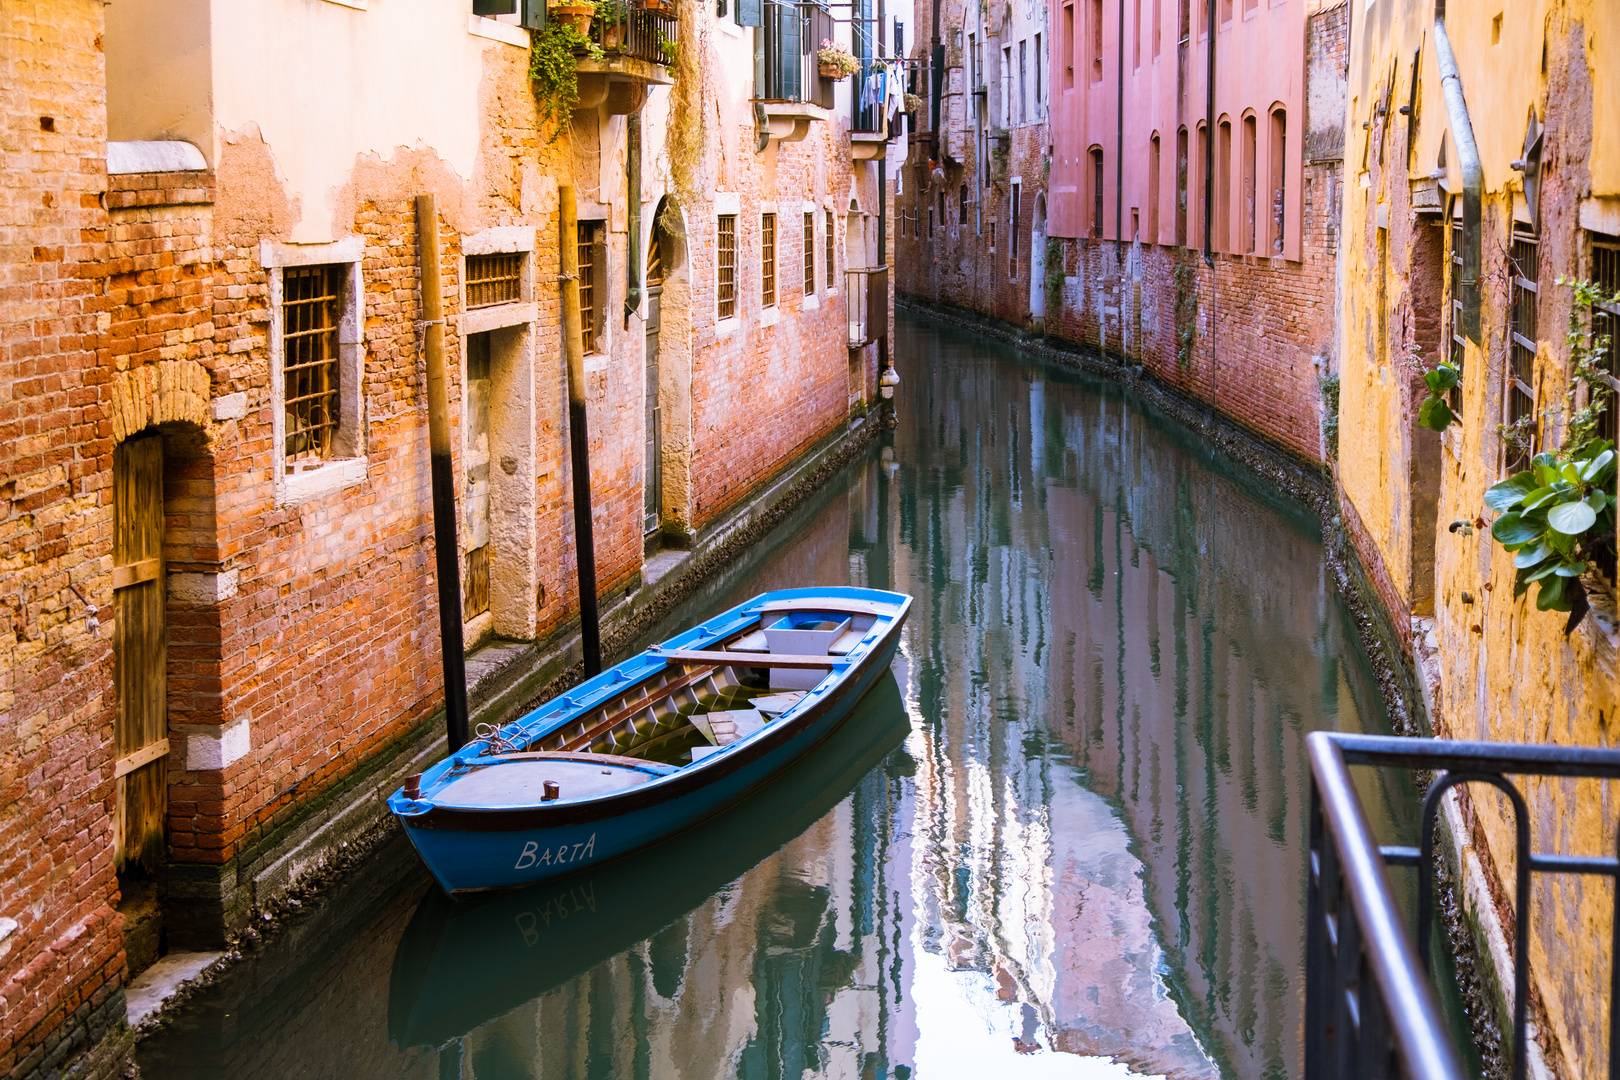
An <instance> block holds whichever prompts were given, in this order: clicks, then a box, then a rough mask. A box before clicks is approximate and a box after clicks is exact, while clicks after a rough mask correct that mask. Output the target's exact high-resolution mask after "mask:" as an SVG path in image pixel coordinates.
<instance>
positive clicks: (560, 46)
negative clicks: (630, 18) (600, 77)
mask: <svg viewBox="0 0 1620 1080" xmlns="http://www.w3.org/2000/svg"><path fill="white" fill-rule="evenodd" d="M581 54H583V55H585V56H587V57H589V58H590V59H592V60H601V59H603V58H604V57H605V56H606V54H605V53H603V52H602V50H601V49H600V48H598V47H597V46H596V45H594V44H592V42H591V41H590V39H588V38H587V37H586V36H585V35H584V34H582V33H580V32H579V30H578V28H576V27H575V26H574V25H573V24H572V23H566V22H563V21H562V20H560V19H559V20H556V21H554V22H551V23H549V24H548V25H547V26H546V28H545V30H543V31H541V32H540V33H538V34H536V35H534V41H533V43H532V44H531V45H530V48H529V79H530V81H531V83H532V85H533V87H534V96H535V101H536V102H537V103H538V104H539V107H540V126H541V129H542V130H544V129H546V128H548V127H549V128H550V129H551V133H550V135H549V136H547V139H546V141H547V142H556V141H557V137H558V136H559V135H561V134H562V133H563V131H564V129H566V128H567V127H568V122H569V121H570V120H572V119H573V116H574V106H575V105H577V104H578V103H579V57H580V55H581Z"/></svg>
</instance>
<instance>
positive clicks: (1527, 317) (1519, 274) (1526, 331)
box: [1503, 232, 1540, 473]
mask: <svg viewBox="0 0 1620 1080" xmlns="http://www.w3.org/2000/svg"><path fill="white" fill-rule="evenodd" d="M1539 248H1540V242H1539V241H1538V240H1537V239H1536V237H1535V236H1534V235H1532V234H1530V233H1527V232H1515V233H1514V235H1513V251H1512V254H1511V256H1510V260H1509V269H1510V270H1511V272H1512V275H1513V278H1512V283H1511V285H1510V289H1511V296H1512V300H1511V311H1510V316H1509V324H1510V329H1509V332H1508V363H1507V366H1506V368H1505V370H1504V371H1503V375H1504V376H1505V381H1506V386H1505V387H1504V391H1505V393H1504V395H1503V397H1504V398H1505V400H1504V402H1503V409H1504V413H1505V422H1506V424H1507V426H1508V427H1509V428H1510V429H1512V430H1513V431H1514V432H1517V433H1518V436H1519V437H1518V439H1517V441H1516V442H1512V443H1510V444H1509V445H1507V447H1506V458H1505V461H1504V464H1505V465H1506V468H1507V471H1508V472H1510V473H1516V472H1520V471H1522V470H1524V469H1528V468H1529V467H1530V459H1531V457H1533V456H1534V455H1535V452H1536V431H1535V416H1536V390H1535V385H1536V302H1537V301H1538V300H1539V299H1540V288H1539V286H1538V285H1537V270H1538V263H1539V261H1540V260H1539V256H1540V251H1539Z"/></svg>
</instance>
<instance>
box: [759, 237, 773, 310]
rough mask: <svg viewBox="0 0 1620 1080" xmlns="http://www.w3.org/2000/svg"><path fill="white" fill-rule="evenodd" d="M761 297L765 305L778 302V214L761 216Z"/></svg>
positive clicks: (762, 303)
mask: <svg viewBox="0 0 1620 1080" xmlns="http://www.w3.org/2000/svg"><path fill="white" fill-rule="evenodd" d="M759 298H760V304H761V305H762V306H764V307H772V306H773V305H775V303H776V215H775V214H761V215H760V216H759Z"/></svg>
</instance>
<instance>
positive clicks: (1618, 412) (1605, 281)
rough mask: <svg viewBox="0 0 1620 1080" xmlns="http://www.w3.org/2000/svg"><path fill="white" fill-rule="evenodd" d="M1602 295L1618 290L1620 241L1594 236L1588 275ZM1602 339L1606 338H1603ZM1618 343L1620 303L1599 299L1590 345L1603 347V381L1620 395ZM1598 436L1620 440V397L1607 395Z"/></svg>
mask: <svg viewBox="0 0 1620 1080" xmlns="http://www.w3.org/2000/svg"><path fill="white" fill-rule="evenodd" d="M1587 276H1588V277H1590V278H1591V280H1592V283H1593V284H1594V285H1596V286H1597V287H1598V291H1599V292H1601V293H1602V294H1603V295H1604V296H1611V297H1612V296H1613V295H1614V294H1615V293H1617V292H1620V240H1616V239H1614V238H1612V237H1602V238H1599V237H1597V236H1593V238H1592V272H1591V273H1590V274H1589V275H1587ZM1605 339H1607V340H1606V341H1605ZM1617 346H1620V304H1610V303H1604V302H1599V303H1598V304H1596V305H1595V306H1594V307H1593V309H1592V347H1593V348H1600V347H1601V348H1602V349H1603V350H1604V352H1603V356H1602V357H1601V358H1600V359H1599V360H1598V366H1599V367H1601V368H1602V369H1603V371H1604V375H1603V378H1604V381H1606V382H1607V383H1608V384H1609V388H1610V389H1611V390H1614V391H1615V393H1616V395H1620V364H1617V363H1616V358H1615V349H1616V347H1617ZM1598 435H1599V436H1600V437H1602V438H1605V439H1609V440H1620V396H1615V397H1611V398H1609V404H1608V408H1606V409H1604V410H1603V416H1602V417H1601V418H1600V419H1599V420H1598Z"/></svg>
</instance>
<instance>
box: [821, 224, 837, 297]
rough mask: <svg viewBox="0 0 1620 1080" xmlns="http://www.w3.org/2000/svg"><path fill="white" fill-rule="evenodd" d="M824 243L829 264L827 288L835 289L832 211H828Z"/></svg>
mask: <svg viewBox="0 0 1620 1080" xmlns="http://www.w3.org/2000/svg"><path fill="white" fill-rule="evenodd" d="M823 242H824V243H825V244H826V245H827V256H826V260H825V261H826V263H827V288H829V289H830V288H832V287H833V282H834V278H833V275H834V274H835V273H836V272H837V271H836V270H835V269H834V268H833V212H832V211H831V210H828V211H827V235H826V238H825V239H824V241H823Z"/></svg>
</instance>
